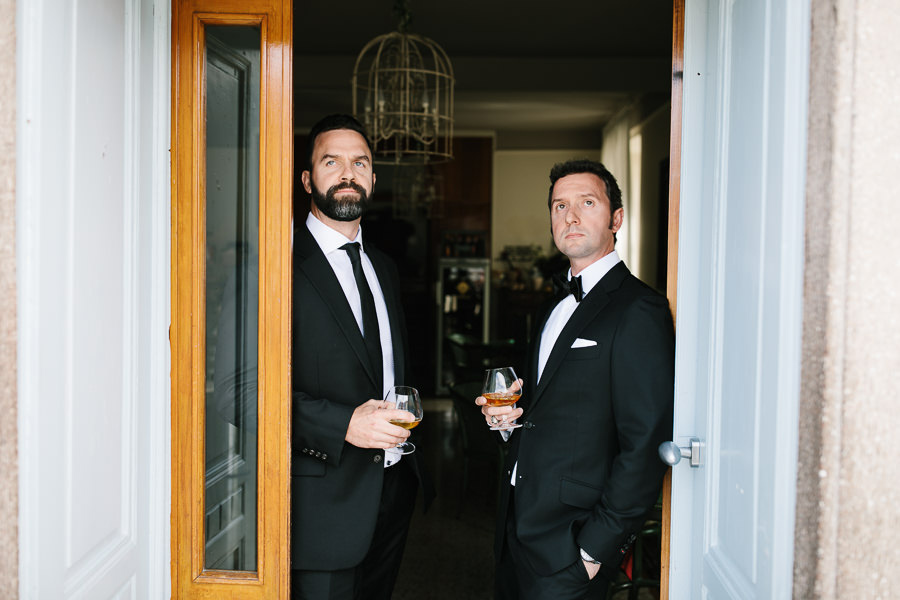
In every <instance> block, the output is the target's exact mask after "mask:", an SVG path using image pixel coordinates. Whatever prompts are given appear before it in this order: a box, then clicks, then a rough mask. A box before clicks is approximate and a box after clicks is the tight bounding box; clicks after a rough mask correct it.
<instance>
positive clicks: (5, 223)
mask: <svg viewBox="0 0 900 600" xmlns="http://www.w3.org/2000/svg"><path fill="white" fill-rule="evenodd" d="M15 219H16V3H15V0H0V598H17V597H18V587H19V581H18V561H19V547H18V535H17V532H18V494H19V486H18V468H17V459H16V446H17V437H16V221H15Z"/></svg>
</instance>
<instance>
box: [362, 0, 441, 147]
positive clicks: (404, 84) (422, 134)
mask: <svg viewBox="0 0 900 600" xmlns="http://www.w3.org/2000/svg"><path fill="white" fill-rule="evenodd" d="M395 10H396V11H397V12H398V13H399V15H400V23H399V26H398V30H397V31H394V32H392V33H387V34H385V35H381V36H378V37H376V38H375V39H373V40H371V41H370V42H369V43H368V44H366V45H365V47H364V48H363V49H362V51H361V52H360V53H359V56H358V57H357V59H356V65H355V66H354V68H353V81H352V83H351V85H352V88H353V112H354V114H355V115H356V117H357V118H358V119H359V120H360V121H361V122H362V123H363V124H364V125H365V126H366V129H367V130H368V132H369V136H370V137H371V140H372V150H373V152H374V154H375V156H374V157H373V160H374V162H376V163H380V164H398V165H415V164H434V163H440V162H445V161H448V160H450V159H452V158H453V84H454V79H453V67H452V65H451V64H450V59H449V58H447V53H446V52H444V50H443V49H442V48H441V47H440V46H439V45H438V44H437V43H435V42H434V41H433V40H430V39H428V38H426V37H423V36H420V35H416V34H414V33H407V31H406V27H407V24H408V23H409V20H410V16H409V11H408V10H407V8H406V2H405V0H398V2H397V3H396V5H395Z"/></svg>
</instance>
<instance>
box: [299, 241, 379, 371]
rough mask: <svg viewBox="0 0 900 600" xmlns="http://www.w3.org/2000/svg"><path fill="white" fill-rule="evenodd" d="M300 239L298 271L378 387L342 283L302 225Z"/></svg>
mask: <svg viewBox="0 0 900 600" xmlns="http://www.w3.org/2000/svg"><path fill="white" fill-rule="evenodd" d="M297 233H298V235H297V236H296V246H295V250H294V261H295V264H294V269H299V270H300V271H302V272H303V273H304V274H305V275H306V278H307V279H308V280H309V282H310V284H311V285H312V287H313V288H314V289H315V290H316V292H317V293H318V294H319V296H321V297H322V300H323V301H324V302H325V305H326V306H327V307H328V310H329V311H331V314H332V316H333V317H334V320H335V321H336V322H337V324H338V326H339V327H340V328H341V331H342V332H343V333H344V337H346V338H347V342H348V343H349V344H350V347H351V348H352V349H353V353H354V354H356V357H357V358H358V359H359V362H360V363H361V364H362V365H363V367H364V368H365V371H366V374H367V375H368V376H369V378H370V379H371V380H372V383H375V382H376V381H377V379H376V378H375V372H374V370H373V368H372V365H371V364H370V362H369V355H368V353H367V352H366V344H365V341H364V340H363V336H362V332H361V331H360V330H359V325H358V324H357V323H356V318H355V317H354V316H353V310H352V309H351V308H350V304H349V303H348V302H347V296H345V295H344V290H343V289H342V288H341V284H340V282H338V279H337V276H336V275H335V274H334V270H333V269H332V268H331V264H330V263H329V262H328V259H327V258H325V254H324V253H323V252H322V249H321V248H319V245H318V244H317V243H316V240H315V238H313V236H312V234H311V233H310V232H309V229H307V228H306V226H305V225H302V226H301V227H300V228H299V230H298V232H297Z"/></svg>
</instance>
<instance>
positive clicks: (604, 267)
mask: <svg viewBox="0 0 900 600" xmlns="http://www.w3.org/2000/svg"><path fill="white" fill-rule="evenodd" d="M620 262H622V259H621V258H619V253H618V252H616V251H615V250H613V251H612V252H610V253H609V254H607V255H606V256H604V257H603V258H599V259H597V260H596V261H594V262H592V263H591V264H590V265H588V267H587V268H585V269H584V270H582V271H581V273H579V277H581V289H582V291H584V295H585V296H587V295H588V292H590V291H591V289H593V287H594V286H595V285H597V282H599V281H600V280H601V279H603V276H604V275H606V274H607V273H609V271H610V269H612V268H613V267H614V266H616V265H617V264H619V263H620ZM569 279H572V267H569Z"/></svg>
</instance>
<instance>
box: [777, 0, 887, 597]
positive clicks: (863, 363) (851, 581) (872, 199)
mask: <svg viewBox="0 0 900 600" xmlns="http://www.w3.org/2000/svg"><path fill="white" fill-rule="evenodd" d="M898 31H900V11H898V10H897V5H896V0H867V1H866V2H858V1H857V0H813V1H812V38H811V45H812V48H811V56H810V73H811V78H810V111H809V144H808V151H809V165H808V172H807V176H808V182H807V216H806V224H807V231H806V270H805V275H804V289H805V298H804V341H803V353H804V356H803V382H802V390H801V407H800V448H799V450H800V452H799V472H798V481H797V486H798V487H797V492H798V493H797V521H796V523H797V526H796V537H795V561H794V597H795V598H872V599H875V598H897V597H900V544H898V543H897V540H896V530H897V526H898V525H897V524H898V521H900V460H898V457H897V451H896V448H897V444H896V442H895V441H894V440H895V439H896V438H897V437H898V432H900V402H898V399H900V310H898V309H900V206H898V200H897V194H896V190H897V186H898V181H900V180H898V177H897V176H898V174H900V111H898V103H900V72H898V71H900V66H898V64H900V63H898V61H897V57H898V56H900V36H898V34H897V32H898Z"/></svg>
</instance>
